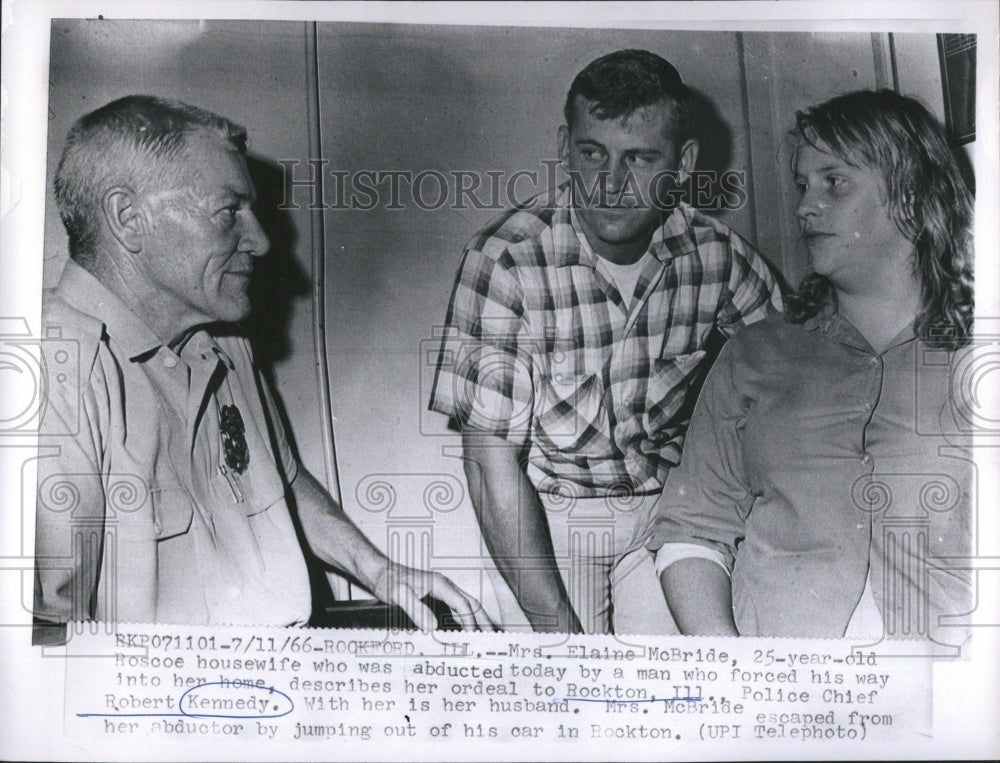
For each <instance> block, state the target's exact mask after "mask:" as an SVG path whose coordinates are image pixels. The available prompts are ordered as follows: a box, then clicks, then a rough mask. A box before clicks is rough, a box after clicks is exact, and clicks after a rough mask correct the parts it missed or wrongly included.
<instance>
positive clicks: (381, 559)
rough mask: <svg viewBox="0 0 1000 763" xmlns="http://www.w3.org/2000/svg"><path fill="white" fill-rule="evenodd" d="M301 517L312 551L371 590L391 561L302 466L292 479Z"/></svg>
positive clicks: (293, 492)
mask: <svg viewBox="0 0 1000 763" xmlns="http://www.w3.org/2000/svg"><path fill="white" fill-rule="evenodd" d="M292 494H293V495H294V497H295V503H296V507H297V509H298V516H299V521H300V522H301V523H302V530H303V532H304V533H305V536H306V540H307V541H308V543H309V547H310V549H311V550H312V552H313V553H314V554H315V555H316V556H317V557H318V558H320V559H321V560H323V561H324V562H326V563H327V564H329V565H331V566H333V567H336V568H337V569H339V570H342V571H344V572H346V573H347V574H348V575H351V576H352V577H354V578H356V579H357V580H358V582H360V583H361V584H362V585H363V586H365V587H366V588H368V589H369V590H371V586H372V585H373V583H374V581H375V580H377V579H378V576H379V574H380V573H381V572H382V571H383V569H384V567H385V565H386V564H387V562H388V559H386V557H385V555H384V554H383V553H381V552H380V551H379V550H378V549H377V548H375V546H374V545H373V544H372V542H371V541H370V540H368V538H366V537H365V535H364V534H363V533H362V532H361V531H360V530H359V529H358V528H357V526H356V525H355V524H354V522H352V521H351V519H350V517H348V516H347V514H346V513H344V510H343V509H342V508H341V507H340V506H339V505H338V504H337V503H336V502H335V501H334V500H333V499H332V498H330V496H329V493H327V491H326V490H325V489H324V488H323V486H322V485H320V484H319V482H317V481H316V478H315V477H313V476H312V475H311V474H310V473H309V472H308V471H306V470H305V469H303V468H299V471H298V474H297V475H296V477H295V481H294V482H293V483H292Z"/></svg>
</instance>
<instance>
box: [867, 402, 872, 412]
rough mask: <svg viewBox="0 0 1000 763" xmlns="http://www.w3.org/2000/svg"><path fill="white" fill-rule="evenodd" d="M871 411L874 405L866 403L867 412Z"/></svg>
mask: <svg viewBox="0 0 1000 763" xmlns="http://www.w3.org/2000/svg"><path fill="white" fill-rule="evenodd" d="M871 409H872V404H871V403H865V410H866V411H870V410H871Z"/></svg>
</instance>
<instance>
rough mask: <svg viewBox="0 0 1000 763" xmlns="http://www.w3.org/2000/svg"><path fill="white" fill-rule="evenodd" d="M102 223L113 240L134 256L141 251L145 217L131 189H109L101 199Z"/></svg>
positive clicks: (118, 187)
mask: <svg viewBox="0 0 1000 763" xmlns="http://www.w3.org/2000/svg"><path fill="white" fill-rule="evenodd" d="M101 212H102V213H103V214H104V222H105V223H107V226H108V230H109V231H110V232H111V235H112V236H114V238H115V240H116V241H117V242H118V243H119V244H121V245H122V246H123V247H125V249H127V250H128V251H130V252H132V253H133V254H135V253H136V252H138V251H140V250H141V249H142V238H143V234H144V233H145V230H146V226H145V216H144V212H143V211H142V210H141V209H140V208H139V203H138V200H137V199H136V194H135V192H134V191H132V189H131V188H125V187H121V186H117V187H115V188H110V189H108V191H107V192H106V193H105V194H104V198H102V199H101Z"/></svg>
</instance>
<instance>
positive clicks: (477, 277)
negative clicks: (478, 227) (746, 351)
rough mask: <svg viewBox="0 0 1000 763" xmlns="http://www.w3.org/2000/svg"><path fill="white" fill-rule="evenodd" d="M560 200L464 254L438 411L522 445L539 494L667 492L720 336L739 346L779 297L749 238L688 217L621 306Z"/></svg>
mask: <svg viewBox="0 0 1000 763" xmlns="http://www.w3.org/2000/svg"><path fill="white" fill-rule="evenodd" d="M554 193H555V197H554V199H553V196H549V195H542V196H539V197H536V198H535V199H534V200H532V202H529V204H528V205H526V206H525V207H523V208H519V209H516V210H512V211H509V212H507V213H505V214H504V215H502V216H501V217H499V218H498V219H497V220H495V221H494V222H493V223H492V224H491V225H489V226H488V227H486V228H485V229H484V230H482V231H480V232H479V233H478V234H477V235H476V236H475V237H474V238H473V239H472V241H471V242H470V243H469V245H468V247H467V248H466V250H465V255H464V257H463V259H462V263H461V265H460V266H459V271H458V276H457V279H456V282H455V288H454V291H453V292H452V296H451V304H450V305H449V308H448V315H447V317H446V319H445V322H446V326H445V329H444V335H443V340H442V346H441V350H440V354H439V356H438V363H437V371H436V375H435V379H434V388H433V390H432V392H431V401H430V407H431V409H432V410H435V411H439V412H441V413H444V414H447V415H448V416H451V417H453V418H454V419H455V420H457V422H458V424H459V425H460V426H461V427H462V428H463V429H472V430H477V431H482V432H486V433H491V434H495V435H498V436H500V437H503V438H505V439H507V440H508V441H510V442H512V443H514V444H518V445H522V446H527V458H528V464H527V474H528V477H529V479H530V480H531V482H532V484H533V485H534V486H535V489H536V490H538V491H539V492H540V493H562V494H569V495H575V496H579V497H598V496H604V495H608V494H622V493H624V494H628V493H629V492H635V493H640V494H643V493H654V492H658V491H659V490H660V489H661V487H662V485H663V481H664V479H665V478H666V476H667V473H668V471H669V470H670V468H671V467H672V466H675V465H676V464H677V463H679V461H680V453H681V447H682V445H683V440H684V433H685V430H686V428H687V424H688V420H689V417H690V408H691V406H690V405H685V402H686V399H687V397H688V392H689V390H690V389H691V387H692V384H693V382H694V381H695V379H696V378H697V377H698V371H699V367H700V366H701V365H702V363H701V361H702V359H703V358H704V357H705V349H704V343H705V340H706V339H707V338H708V336H709V334H710V332H711V330H712V328H713V326H716V325H717V326H719V328H720V329H721V330H723V331H724V332H725V333H727V334H732V333H733V332H734V331H735V330H736V329H737V328H739V327H740V326H741V325H747V324H750V323H753V322H755V321H758V320H760V319H762V318H764V317H765V316H766V315H767V314H768V313H769V312H770V311H772V309H774V310H780V309H781V296H780V292H779V290H778V289H777V288H776V285H775V279H774V276H773V275H772V273H771V271H770V270H769V268H768V266H767V264H766V263H765V262H764V260H763V259H762V258H761V256H760V255H759V254H758V253H757V252H756V251H755V250H754V249H753V248H752V247H751V246H750V245H749V244H748V243H747V242H746V241H745V240H743V239H742V238H740V237H739V236H738V235H737V234H735V233H733V232H732V231H731V230H729V228H727V227H726V226H724V225H723V224H722V223H720V222H718V221H716V220H714V219H712V218H710V217H707V216H705V215H703V214H701V213H700V212H697V211H696V210H694V209H692V208H691V207H688V206H686V205H682V206H680V207H678V208H677V209H675V210H674V211H673V212H672V213H671V214H670V215H669V216H668V217H667V219H666V220H665V222H664V224H663V225H662V226H661V227H659V228H657V230H656V231H655V232H654V234H653V238H652V241H651V242H650V245H649V250H648V252H647V254H646V255H645V258H644V260H643V261H644V263H645V264H644V266H643V268H642V272H641V275H640V276H639V280H638V283H637V284H636V290H635V294H634V295H632V298H631V299H630V300H629V301H628V302H626V301H625V300H623V299H622V296H621V295H620V294H619V293H618V290H617V288H616V286H615V284H614V281H613V280H612V279H611V278H610V277H609V275H608V273H607V270H606V269H605V268H603V267H602V265H601V259H600V258H599V257H597V256H595V254H594V253H593V251H592V250H591V248H590V246H589V245H588V244H587V241H586V238H585V237H584V235H583V234H582V233H581V232H580V230H579V227H578V225H577V223H576V221H575V213H574V212H572V211H571V209H570V206H569V204H568V188H567V187H565V186H564V187H562V188H560V189H557V190H556V191H555V192H554ZM691 402H693V401H691Z"/></svg>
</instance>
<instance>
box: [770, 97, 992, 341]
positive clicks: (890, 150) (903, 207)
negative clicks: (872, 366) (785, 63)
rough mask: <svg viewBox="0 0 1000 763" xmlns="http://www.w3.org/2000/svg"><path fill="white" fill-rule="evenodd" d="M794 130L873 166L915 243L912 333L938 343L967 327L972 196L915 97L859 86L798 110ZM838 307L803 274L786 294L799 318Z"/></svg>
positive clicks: (957, 337) (816, 280) (829, 289)
mask: <svg viewBox="0 0 1000 763" xmlns="http://www.w3.org/2000/svg"><path fill="white" fill-rule="evenodd" d="M795 121H796V125H795V129H794V130H792V132H791V134H792V135H793V136H794V137H795V138H797V139H798V141H800V143H801V142H802V141H805V142H806V143H808V144H810V145H812V146H813V147H814V148H817V149H819V150H821V151H826V152H830V153H832V154H834V155H836V156H837V157H838V158H840V159H841V160H843V161H848V162H850V163H852V164H859V163H860V164H864V165H865V166H867V167H870V168H871V169H874V170H876V171H878V172H879V173H880V174H881V176H882V182H883V184H884V186H885V191H886V194H887V202H888V205H889V217H890V219H892V221H893V222H894V223H895V224H896V227H897V228H898V229H899V231H900V232H901V233H902V234H903V235H904V236H905V237H906V238H907V239H908V240H909V241H911V242H912V243H913V245H914V248H915V250H916V256H915V262H914V269H915V274H916V276H917V278H918V279H919V283H920V289H921V309H920V313H919V314H918V316H917V320H916V326H915V328H916V333H917V336H919V337H921V338H923V339H927V340H929V341H930V342H932V343H934V344H935V345H938V346H947V347H956V346H959V345H961V344H964V343H965V342H966V341H967V340H968V337H969V335H970V334H971V332H972V314H973V307H974V302H973V299H974V296H973V280H972V195H971V194H970V192H969V189H968V187H967V186H966V184H965V180H964V179H963V178H962V173H961V171H960V170H959V168H958V163H957V162H956V160H955V156H954V154H953V153H952V151H951V148H950V147H949V145H948V141H947V138H946V137H945V134H944V130H943V129H942V128H941V125H940V124H939V123H938V121H937V120H936V119H935V118H934V116H933V115H932V114H931V113H930V112H929V111H928V110H927V108H926V107H924V106H923V105H922V104H921V103H920V102H918V101H916V100H914V99H913V98H908V97H906V96H902V95H899V94H898V93H896V92H894V91H892V90H859V91H856V92H852V93H846V94H844V95H840V96H837V97H836V98H832V99H831V100H829V101H826V102H825V103H821V104H819V105H818V106H813V107H812V108H809V109H806V110H805V111H800V112H798V113H797V114H796V115H795ZM835 306H836V293H835V292H834V288H833V284H831V283H830V281H829V280H828V279H826V278H825V277H824V276H821V275H817V274H815V273H813V274H811V275H809V276H806V278H805V279H804V280H803V281H802V283H801V285H800V286H799V290H798V292H797V293H795V294H792V295H790V296H789V298H788V299H787V300H786V307H785V315H786V318H787V319H788V320H789V321H790V322H792V323H801V322H803V321H805V320H808V319H809V318H811V317H813V316H814V315H817V314H820V313H821V312H823V311H824V310H827V309H830V308H832V307H835Z"/></svg>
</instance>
